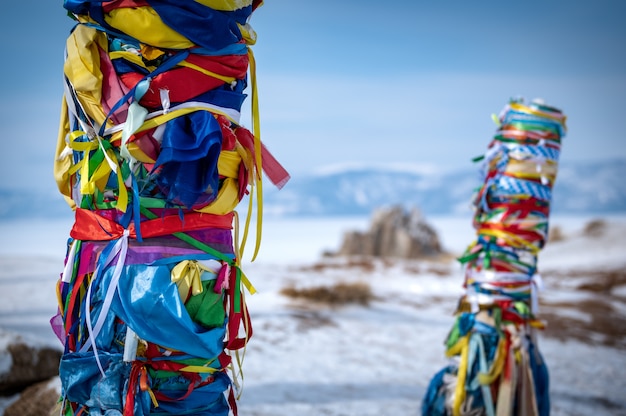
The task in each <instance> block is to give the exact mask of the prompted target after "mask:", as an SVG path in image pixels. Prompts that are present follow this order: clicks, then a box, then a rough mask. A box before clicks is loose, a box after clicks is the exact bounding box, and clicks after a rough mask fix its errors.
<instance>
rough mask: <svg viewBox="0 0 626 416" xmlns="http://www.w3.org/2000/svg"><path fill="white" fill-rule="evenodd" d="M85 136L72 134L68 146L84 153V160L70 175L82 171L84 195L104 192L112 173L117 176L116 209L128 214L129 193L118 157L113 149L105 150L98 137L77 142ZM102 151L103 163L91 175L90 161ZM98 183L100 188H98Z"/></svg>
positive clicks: (81, 133) (74, 166)
mask: <svg viewBox="0 0 626 416" xmlns="http://www.w3.org/2000/svg"><path fill="white" fill-rule="evenodd" d="M83 136H85V132H83V131H79V130H76V131H73V132H71V133H70V142H69V143H68V146H69V147H70V148H71V149H72V150H76V151H79V152H82V153H83V158H82V159H81V160H80V161H79V162H78V163H76V164H74V165H73V166H71V167H70V168H69V173H70V174H73V173H76V172H77V171H78V170H80V192H81V194H83V195H93V194H94V193H95V192H96V189H99V190H100V191H102V189H103V186H104V184H105V183H106V182H107V181H108V178H109V175H110V174H111V172H115V173H116V175H117V186H118V197H117V204H116V207H117V209H119V210H120V211H123V212H126V208H127V206H128V191H127V190H126V185H125V184H124V178H123V177H122V170H121V168H120V165H119V163H118V161H117V157H116V156H115V153H114V152H113V149H104V147H103V145H102V141H101V140H102V139H101V138H100V137H96V140H90V141H87V142H79V141H77V140H78V138H79V137H83ZM97 149H100V151H101V152H102V155H103V159H102V162H101V163H100V164H99V165H98V166H97V167H96V169H95V170H94V172H93V174H91V175H90V174H89V159H90V154H91V152H92V151H94V150H97ZM98 183H99V184H100V186H98Z"/></svg>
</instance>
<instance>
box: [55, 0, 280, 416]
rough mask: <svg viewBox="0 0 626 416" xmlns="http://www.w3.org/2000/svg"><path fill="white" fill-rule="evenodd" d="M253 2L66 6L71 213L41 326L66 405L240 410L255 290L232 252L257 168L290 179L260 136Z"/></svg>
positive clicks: (76, 409)
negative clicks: (52, 297) (58, 355)
mask: <svg viewBox="0 0 626 416" xmlns="http://www.w3.org/2000/svg"><path fill="white" fill-rule="evenodd" d="M260 3H261V2H260V1H255V0H248V1H246V0H242V1H232V0H196V1H194V0H176V1H174V0H159V1H156V0H136V1H130V0H113V1H106V2H90V1H74V0H66V1H65V3H64V7H65V8H66V9H67V10H68V12H69V13H68V14H69V15H70V16H71V17H72V18H74V19H75V20H76V23H77V24H76V26H75V27H74V28H73V30H72V31H71V34H70V35H69V37H68V39H67V45H66V59H65V64H64V68H63V69H64V75H65V78H64V91H65V93H64V101H63V105H62V114H61V123H60V131H59V137H58V145H57V154H56V161H55V178H56V181H57V184H58V187H59V190H60V192H61V193H62V194H63V195H64V196H65V198H66V200H67V201H68V203H69V205H70V206H71V207H72V208H73V209H74V211H75V223H74V226H73V227H72V230H71V232H70V236H71V238H70V239H69V241H68V250H67V257H66V261H65V268H64V270H63V273H62V275H61V278H60V279H59V282H58V286H57V294H58V302H59V314H58V315H57V316H55V317H54V318H53V319H52V321H51V322H52V326H53V329H54V330H55V332H56V333H57V335H58V336H59V338H60V340H61V342H62V343H63V345H64V354H63V356H62V359H61V363H60V379H61V383H62V395H61V399H60V406H61V411H60V414H62V415H87V414H89V415H104V414H106V415H117V414H119V415H124V416H128V415H148V414H150V415H157V414H163V415H166V414H172V415H173V414H176V415H183V414H189V415H192V414H193V415H227V414H229V412H231V411H232V412H233V413H234V414H236V413H237V410H236V398H237V397H238V395H239V394H240V388H239V387H240V381H241V379H242V378H243V376H242V375H241V360H242V354H240V352H241V353H243V351H244V350H245V347H246V344H247V342H248V340H249V338H250V337H251V336H252V326H251V322H250V316H249V314H248V310H247V308H246V302H245V297H244V290H243V288H244V287H245V288H247V290H248V291H249V292H251V293H252V292H253V291H254V288H253V287H252V285H251V283H250V281H249V280H248V278H247V277H246V275H245V274H244V273H243V271H242V270H241V256H242V255H243V246H244V244H245V240H246V239H247V236H248V226H249V225H250V223H251V222H252V221H251V216H252V215H253V214H252V212H254V211H256V213H257V215H258V218H257V221H256V222H257V230H256V231H257V233H256V234H257V235H256V246H255V250H254V255H253V259H254V257H256V254H257V252H258V249H259V242H260V237H261V235H260V231H261V229H260V226H261V215H262V176H263V175H262V172H263V171H265V174H266V176H267V177H268V178H269V179H270V180H271V181H272V182H273V183H274V184H275V185H276V186H278V187H282V186H283V185H284V184H285V183H286V182H287V180H288V179H289V175H288V174H287V172H286V171H285V170H284V169H283V168H282V166H281V165H280V164H279V163H278V162H277V161H276V160H275V159H274V158H273V157H272V155H271V154H270V153H269V151H268V150H267V149H266V147H265V146H264V145H263V144H262V143H261V141H260V130H259V112H258V98H257V91H256V82H255V66H254V57H253V54H252V50H251V48H250V46H251V45H253V44H254V43H255V37H256V34H255V33H254V31H253V30H252V28H251V27H250V25H249V22H248V21H249V18H250V16H251V15H252V13H253V11H254V10H255V9H256V8H257V7H258V6H259V5H260ZM247 88H249V90H250V92H251V93H250V94H251V97H250V98H251V104H252V105H251V110H250V111H251V120H252V132H251V131H249V130H248V129H246V128H245V127H243V126H242V125H241V124H240V114H241V111H242V105H243V103H244V101H245V98H246V95H245V94H244V90H246V89H247ZM246 195H247V196H248V198H249V204H248V206H247V214H246V215H245V217H244V218H245V220H244V219H242V222H243V223H244V226H243V233H242V234H243V236H242V238H241V241H239V238H238V224H239V216H238V214H237V212H236V211H235V208H236V206H237V205H238V204H239V203H240V201H241V200H242V199H243V198H244V197H245V196H246ZM233 229H234V231H233Z"/></svg>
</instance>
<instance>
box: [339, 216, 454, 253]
mask: <svg viewBox="0 0 626 416" xmlns="http://www.w3.org/2000/svg"><path fill="white" fill-rule="evenodd" d="M439 254H442V249H441V244H440V242H439V237H438V235H437V233H436V232H435V230H434V229H433V228H432V227H431V226H430V225H429V224H427V223H426V221H425V219H424V218H423V216H422V215H421V213H420V211H419V210H418V209H417V208H413V209H411V210H408V211H405V210H404V209H403V208H402V207H399V206H394V207H390V208H382V209H378V210H376V211H375V212H374V214H373V215H372V222H371V225H370V229H369V230H368V231H366V232H360V231H350V232H347V233H346V234H345V235H344V239H343V242H342V244H341V247H340V249H339V251H338V252H337V255H339V256H355V255H362V256H373V257H382V258H394V257H395V258H405V259H419V258H425V257H432V256H436V255H439Z"/></svg>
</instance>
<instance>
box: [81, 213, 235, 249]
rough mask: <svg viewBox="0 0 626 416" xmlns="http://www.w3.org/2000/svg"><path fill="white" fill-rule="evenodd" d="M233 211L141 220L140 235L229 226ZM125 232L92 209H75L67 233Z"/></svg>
mask: <svg viewBox="0 0 626 416" xmlns="http://www.w3.org/2000/svg"><path fill="white" fill-rule="evenodd" d="M232 222H233V213H232V212H231V213H228V214H225V215H213V214H205V213H201V212H188V213H186V214H185V216H184V217H183V219H181V218H180V217H179V216H178V215H167V216H164V217H161V218H155V219H153V220H145V221H142V222H141V225H140V227H141V236H142V238H151V237H160V236H166V235H172V234H174V233H181V232H186V231H194V230H202V229H205V228H221V229H227V230H230V229H232ZM128 232H129V237H130V238H137V231H136V229H135V224H134V223H131V224H130V225H129V226H128ZM122 235H124V227H122V226H121V225H120V224H118V223H117V222H115V221H113V220H111V219H108V218H105V217H103V216H101V215H98V214H97V213H95V212H93V211H89V210H87V209H82V208H77V209H76V213H75V221H74V225H73V226H72V230H71V231H70V236H72V238H74V239H76V240H83V241H84V240H92V241H109V240H116V239H118V238H120V237H122Z"/></svg>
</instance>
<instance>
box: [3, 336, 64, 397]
mask: <svg viewBox="0 0 626 416" xmlns="http://www.w3.org/2000/svg"><path fill="white" fill-rule="evenodd" d="M60 359H61V351H59V350H58V349H54V348H50V347H46V346H35V345H29V344H27V343H25V342H24V341H21V340H16V341H14V342H11V343H9V344H8V345H7V346H6V347H5V348H3V349H2V350H1V351H0V362H1V363H2V372H0V394H4V395H6V394H13V393H16V392H18V391H21V390H23V389H24V388H26V387H27V386H30V385H32V384H35V383H37V382H39V381H43V380H48V379H50V378H51V377H54V376H56V375H58V374H59V361H60Z"/></svg>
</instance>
